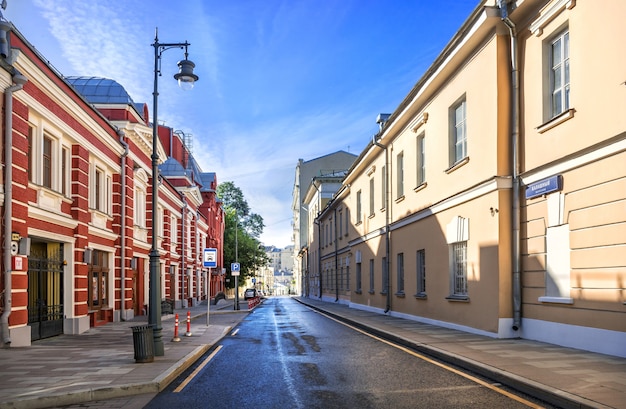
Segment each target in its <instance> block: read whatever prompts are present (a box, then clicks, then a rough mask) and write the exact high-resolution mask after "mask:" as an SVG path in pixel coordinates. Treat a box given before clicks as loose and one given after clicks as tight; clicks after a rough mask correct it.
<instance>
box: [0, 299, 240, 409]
mask: <svg viewBox="0 0 626 409" xmlns="http://www.w3.org/2000/svg"><path fill="white" fill-rule="evenodd" d="M233 304H234V303H233V300H232V299H231V300H225V301H220V302H219V303H218V305H211V306H210V313H209V326H208V327H207V325H206V314H207V305H206V303H204V304H202V305H198V306H195V307H191V308H185V309H177V310H176V311H175V313H178V315H179V321H180V323H179V337H180V342H173V341H172V339H173V335H174V321H175V320H174V317H175V316H174V315H173V314H170V315H164V316H163V317H162V322H161V324H162V327H163V329H162V335H163V345H164V349H165V354H164V356H162V357H155V358H154V362H151V363H136V362H135V358H134V346H133V332H132V329H131V327H133V326H137V325H143V324H146V323H147V322H148V318H147V317H146V316H140V317H135V319H134V320H132V321H126V322H112V323H108V324H106V325H103V326H100V327H95V328H90V329H89V330H88V331H86V332H85V333H83V334H81V335H60V336H57V337H53V338H48V339H43V340H40V341H37V342H34V343H33V344H32V345H31V346H29V347H24V348H3V349H0V408H2V409H4V408H18V409H19V408H29V409H31V408H49V407H58V406H63V405H71V404H77V403H82V402H88V401H93V400H105V399H112V398H117V397H122V396H131V395H139V394H144V393H157V392H159V391H161V390H163V389H164V388H165V387H166V386H167V385H168V384H169V383H170V382H172V381H173V380H174V379H175V378H176V377H177V376H178V375H180V374H181V373H182V372H183V371H184V370H185V369H187V368H188V367H189V366H191V365H192V364H193V363H194V362H195V361H196V360H197V359H198V358H199V357H201V356H202V354H204V353H205V352H206V351H207V350H209V349H210V348H211V347H212V346H213V345H214V344H216V343H217V342H219V340H220V339H222V338H223V337H224V336H225V335H226V334H227V333H228V332H229V331H230V329H231V328H232V327H234V326H235V325H237V324H238V323H239V322H240V321H241V320H242V319H243V318H245V317H246V316H247V314H248V308H247V307H248V305H247V303H243V302H241V303H240V310H239V311H235V310H234V306H233ZM187 311H190V313H191V317H192V318H191V325H190V329H191V331H190V332H191V336H186V332H187Z"/></svg>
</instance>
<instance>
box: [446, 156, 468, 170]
mask: <svg viewBox="0 0 626 409" xmlns="http://www.w3.org/2000/svg"><path fill="white" fill-rule="evenodd" d="M466 163H469V156H466V157H464V158H463V159H461V160H460V161H458V162H457V163H455V164H454V165H452V166H450V167H449V168H448V169H446V170H445V172H446V173H447V174H450V173H452V172H454V171H455V170H457V169H458V168H460V167H461V166H463V165H465V164H466Z"/></svg>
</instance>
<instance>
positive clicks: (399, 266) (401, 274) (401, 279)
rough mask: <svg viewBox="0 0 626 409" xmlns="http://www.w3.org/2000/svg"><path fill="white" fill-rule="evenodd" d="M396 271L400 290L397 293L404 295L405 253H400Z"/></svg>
mask: <svg viewBox="0 0 626 409" xmlns="http://www.w3.org/2000/svg"><path fill="white" fill-rule="evenodd" d="M396 273H397V279H398V290H397V291H396V294H398V295H404V253H398V257H397V271H396Z"/></svg>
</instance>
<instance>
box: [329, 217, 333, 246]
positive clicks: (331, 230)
mask: <svg viewBox="0 0 626 409" xmlns="http://www.w3.org/2000/svg"><path fill="white" fill-rule="evenodd" d="M333 226H334V224H333V218H332V217H331V218H330V220H328V237H329V238H330V240H329V241H328V244H333Z"/></svg>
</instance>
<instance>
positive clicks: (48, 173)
mask: <svg viewBox="0 0 626 409" xmlns="http://www.w3.org/2000/svg"><path fill="white" fill-rule="evenodd" d="M41 184H42V185H43V186H45V187H47V188H48V189H52V138H50V137H48V136H44V138H43V156H42V177H41Z"/></svg>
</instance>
